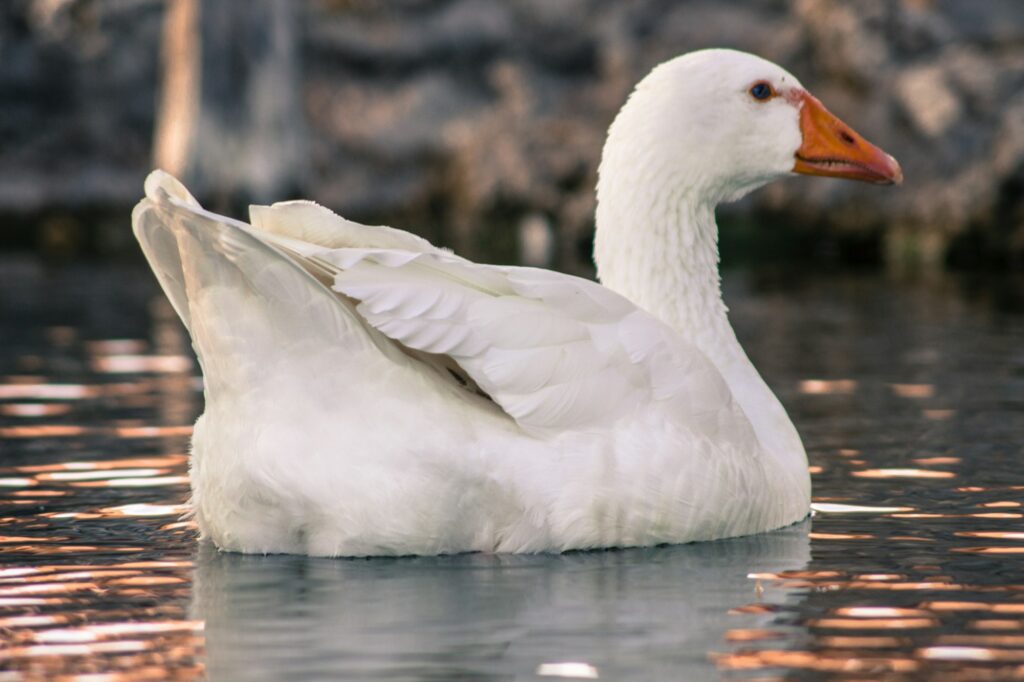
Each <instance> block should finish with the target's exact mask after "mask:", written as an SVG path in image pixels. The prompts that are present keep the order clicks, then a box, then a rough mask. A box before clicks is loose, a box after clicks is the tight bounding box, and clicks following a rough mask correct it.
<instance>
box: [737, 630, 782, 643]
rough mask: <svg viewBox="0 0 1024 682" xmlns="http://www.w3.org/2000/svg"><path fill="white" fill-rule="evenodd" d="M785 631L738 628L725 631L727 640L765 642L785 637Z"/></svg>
mask: <svg viewBox="0 0 1024 682" xmlns="http://www.w3.org/2000/svg"><path fill="white" fill-rule="evenodd" d="M785 636H786V635H785V633H782V632H779V631H777V630H761V629H745V628H736V629H733V630H729V631H728V632H726V633H725V641H727V642H764V641H768V640H773V639H783V638H785Z"/></svg>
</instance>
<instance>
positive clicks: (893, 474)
mask: <svg viewBox="0 0 1024 682" xmlns="http://www.w3.org/2000/svg"><path fill="white" fill-rule="evenodd" d="M850 475H851V476H854V477H856V478H955V477H956V474H955V473H953V472H952V471H934V470H931V469H865V470H864V471H851V472H850Z"/></svg>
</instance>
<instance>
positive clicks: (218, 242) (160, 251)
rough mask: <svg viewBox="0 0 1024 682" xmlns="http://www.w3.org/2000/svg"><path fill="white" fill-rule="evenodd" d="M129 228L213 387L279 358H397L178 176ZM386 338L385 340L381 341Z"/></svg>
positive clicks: (286, 259)
mask: <svg viewBox="0 0 1024 682" xmlns="http://www.w3.org/2000/svg"><path fill="white" fill-rule="evenodd" d="M145 187H146V198H145V199H143V200H142V201H141V202H139V204H138V205H137V206H136V207H135V210H134V212H133V214H132V223H133V229H134V231H135V235H136V237H137V238H138V240H139V243H140V245H141V246H142V250H143V253H144V254H145V256H146V259H147V260H148V261H149V264H150V266H151V267H152V269H153V272H154V273H155V274H156V277H157V279H158V281H159V283H160V285H161V287H162V288H163V290H164V292H165V293H166V294H167V297H168V299H170V302H171V305H172V306H173V307H174V310H175V311H176V312H177V313H178V315H179V317H181V320H182V322H184V324H185V326H186V327H187V328H188V330H189V333H190V334H191V336H192V339H193V345H194V347H195V349H196V352H197V354H198V355H199V358H200V362H201V363H202V365H203V371H204V374H205V375H206V376H207V380H208V382H210V381H212V382H218V381H246V380H247V377H248V378H249V379H252V378H253V377H255V376H258V375H259V374H261V373H266V372H267V371H268V370H272V369H273V364H274V358H275V357H282V355H281V354H282V353H286V354H289V355H290V356H292V357H295V356H296V355H299V356H304V357H311V356H316V355H318V354H319V355H323V354H324V353H326V352H327V351H328V349H332V352H333V350H337V349H339V348H341V349H343V350H344V351H345V352H346V353H347V354H348V356H349V357H351V356H352V355H358V354H360V353H363V352H372V353H373V354H374V355H375V356H377V357H378V358H379V356H380V353H381V352H382V351H383V352H384V353H385V354H386V355H389V356H391V355H396V356H397V355H398V354H399V351H398V350H397V349H396V348H395V347H394V345H393V344H392V343H391V342H390V341H388V340H387V339H386V338H384V337H383V336H381V335H380V334H379V333H377V332H375V331H373V330H371V329H369V328H367V327H366V325H365V324H364V323H363V322H362V320H361V318H359V316H358V315H357V314H356V313H355V311H354V310H353V309H352V304H351V303H350V302H348V301H347V300H345V299H341V298H339V297H338V296H337V295H336V294H335V293H333V292H331V291H330V290H329V289H328V288H327V287H325V286H324V285H323V284H322V283H321V282H319V281H318V280H317V279H316V278H315V277H313V276H312V275H311V274H310V273H309V272H307V271H306V270H305V269H304V268H303V267H302V265H301V264H300V263H299V262H298V260H300V259H293V257H294V254H293V257H290V256H289V255H287V254H286V253H284V252H283V251H282V250H281V249H278V248H276V247H275V246H273V245H271V244H268V243H267V242H266V241H265V240H264V238H263V237H261V234H262V233H261V231H259V230H254V229H253V228H252V227H251V226H249V225H247V224H245V223H242V222H239V221H236V220H232V219H230V218H226V217H224V216H220V215H217V214H215V213H211V212H209V211H206V210H204V209H203V208H202V207H201V206H200V205H199V203H198V202H197V201H196V200H195V199H194V198H193V197H192V195H191V194H189V193H188V190H186V189H185V187H184V186H182V184H181V183H180V182H178V181H177V180H175V179H174V178H173V177H171V176H170V175H168V174H167V173H164V172H162V171H154V172H153V173H152V174H150V176H149V177H148V178H147V179H146V184H145ZM377 337H379V338H377Z"/></svg>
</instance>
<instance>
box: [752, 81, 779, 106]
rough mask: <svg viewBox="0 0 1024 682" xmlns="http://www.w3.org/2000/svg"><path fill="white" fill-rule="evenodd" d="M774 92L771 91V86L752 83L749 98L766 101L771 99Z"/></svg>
mask: <svg viewBox="0 0 1024 682" xmlns="http://www.w3.org/2000/svg"><path fill="white" fill-rule="evenodd" d="M774 94H775V92H774V91H773V90H772V86H770V85H768V84H767V83H765V82H764V81H762V82H760V83H754V85H753V87H751V88H750V96H751V97H753V98H754V99H759V100H762V101H764V100H767V99H771V98H772V95H774Z"/></svg>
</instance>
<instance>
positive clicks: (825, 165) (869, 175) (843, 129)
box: [792, 90, 903, 185]
mask: <svg viewBox="0 0 1024 682" xmlns="http://www.w3.org/2000/svg"><path fill="white" fill-rule="evenodd" d="M792 98H793V99H794V100H795V103H796V104H798V105H799V106H800V132H801V134H802V135H803V144H801V145H800V149H798V150H797V152H796V163H794V164H793V172H794V173H803V174H804V175H825V176H828V177H832V178H847V179H849V180H862V181H864V182H874V183H877V184H880V185H892V184H896V185H898V184H900V183H901V182H903V171H902V170H900V164H898V163H897V162H896V159H894V158H892V157H891V156H889V155H888V154H886V153H885V152H883V151H882V150H881V149H879V148H878V147H876V146H875V145H873V144H871V143H870V142H868V141H867V140H865V139H864V138H863V137H861V136H860V135H858V134H857V133H855V132H853V130H851V129H850V127H849V126H848V125H846V124H845V123H843V122H842V121H840V120H839V119H838V118H836V117H835V116H833V115H832V113H831V112H830V111H829V110H828V109H826V108H825V106H824V105H823V104H822V103H821V102H819V101H818V100H817V99H816V98H815V97H813V96H812V95H811V94H809V93H807V92H805V91H803V90H799V91H796V92H794V93H793V95H792Z"/></svg>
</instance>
